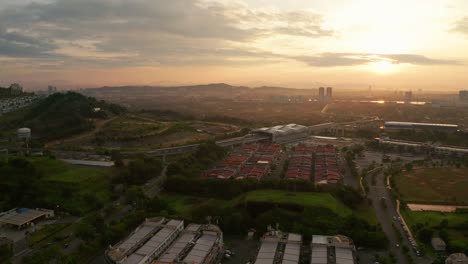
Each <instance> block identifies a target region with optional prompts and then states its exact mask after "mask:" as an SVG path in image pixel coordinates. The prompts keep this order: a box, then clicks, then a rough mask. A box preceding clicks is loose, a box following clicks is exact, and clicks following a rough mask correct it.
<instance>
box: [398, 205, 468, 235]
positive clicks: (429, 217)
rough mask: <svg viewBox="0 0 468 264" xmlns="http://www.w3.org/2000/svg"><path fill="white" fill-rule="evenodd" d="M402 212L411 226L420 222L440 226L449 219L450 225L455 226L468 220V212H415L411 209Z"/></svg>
mask: <svg viewBox="0 0 468 264" xmlns="http://www.w3.org/2000/svg"><path fill="white" fill-rule="evenodd" d="M402 213H403V216H404V217H405V220H406V222H407V223H408V225H410V226H413V225H417V224H418V223H420V224H423V225H426V224H427V226H430V227H435V226H438V225H439V224H440V222H442V220H444V219H447V221H448V227H449V228H450V227H452V228H455V227H457V226H460V225H461V224H463V223H466V222H468V214H461V213H441V212H420V211H416V212H415V211H410V210H402ZM467 232H468V230H467Z"/></svg>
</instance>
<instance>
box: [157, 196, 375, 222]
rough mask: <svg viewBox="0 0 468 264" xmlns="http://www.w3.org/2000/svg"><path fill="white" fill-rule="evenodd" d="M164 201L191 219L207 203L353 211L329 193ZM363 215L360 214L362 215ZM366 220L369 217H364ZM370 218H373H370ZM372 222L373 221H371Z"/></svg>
mask: <svg viewBox="0 0 468 264" xmlns="http://www.w3.org/2000/svg"><path fill="white" fill-rule="evenodd" d="M162 198H163V200H165V201H166V202H168V203H169V204H170V206H171V208H172V209H173V210H174V211H175V212H176V214H178V215H182V216H185V217H189V215H190V209H191V208H192V207H193V206H195V205H200V204H202V203H204V202H207V201H211V202H213V201H217V202H221V203H223V205H224V206H226V207H234V206H236V205H238V204H239V203H242V202H271V203H275V204H292V205H298V206H302V207H324V208H328V209H330V210H332V211H333V212H334V213H336V214H338V215H340V216H347V215H350V214H351V213H352V211H351V209H350V208H348V207H346V206H345V205H344V204H343V203H341V202H340V201H339V200H337V199H336V198H335V197H333V196H332V195H331V194H329V193H305V192H295V193H294V192H285V191H276V190H261V191H252V192H248V193H246V194H244V195H241V196H239V197H236V198H234V199H232V200H215V199H203V198H198V197H194V196H188V195H180V194H171V193H164V194H163V195H162ZM361 213H362V215H361V216H364V215H372V214H371V212H367V211H366V212H365V210H364V209H363V210H362V212H361ZM361 213H358V215H360V214H361ZM363 218H366V219H367V217H363ZM369 218H372V217H371V216H369ZM371 222H372V221H371Z"/></svg>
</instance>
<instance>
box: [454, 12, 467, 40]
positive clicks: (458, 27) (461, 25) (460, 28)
mask: <svg viewBox="0 0 468 264" xmlns="http://www.w3.org/2000/svg"><path fill="white" fill-rule="evenodd" d="M452 31H456V32H459V33H462V34H465V35H467V36H468V16H466V17H464V18H462V19H460V20H458V21H457V22H456V23H455V27H454V28H453V29H452Z"/></svg>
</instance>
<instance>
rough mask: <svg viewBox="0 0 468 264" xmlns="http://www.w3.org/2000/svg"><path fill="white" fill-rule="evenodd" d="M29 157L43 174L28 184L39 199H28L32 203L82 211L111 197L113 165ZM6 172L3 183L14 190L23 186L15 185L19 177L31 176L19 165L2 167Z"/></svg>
mask: <svg viewBox="0 0 468 264" xmlns="http://www.w3.org/2000/svg"><path fill="white" fill-rule="evenodd" d="M5 159H6V158H5ZM26 159H27V161H28V162H29V163H30V164H31V165H32V166H33V167H34V168H35V170H36V171H38V172H39V175H40V176H37V178H35V179H34V180H35V182H34V187H28V188H29V189H31V188H34V189H35V191H34V193H35V195H37V199H38V200H37V201H34V202H32V201H27V203H28V204H29V206H47V207H54V208H55V207H57V206H58V207H60V208H63V209H65V210H66V211H68V212H71V213H73V214H83V213H86V212H88V211H90V210H93V209H94V208H96V207H98V205H99V204H105V203H107V202H109V201H110V199H111V189H110V181H111V176H112V175H113V174H115V173H116V171H115V169H114V168H101V167H87V166H78V165H71V164H67V163H64V162H62V161H60V160H55V159H52V158H49V157H29V158H26ZM3 173H4V175H7V176H8V177H1V178H0V184H3V185H4V186H7V187H8V188H13V189H12V190H15V189H16V188H22V187H20V186H19V187H15V186H17V185H18V181H17V180H16V179H17V178H19V177H21V178H24V177H28V176H27V175H25V174H24V172H23V171H21V170H20V169H17V168H14V167H12V166H6V165H5V166H3V167H2V168H1V171H0V174H2V175H3ZM29 177H32V176H31V175H30V176H29ZM29 189H28V190H29ZM31 195H32V194H31ZM20 203H21V204H18V206H24V205H23V203H24V201H23V202H20Z"/></svg>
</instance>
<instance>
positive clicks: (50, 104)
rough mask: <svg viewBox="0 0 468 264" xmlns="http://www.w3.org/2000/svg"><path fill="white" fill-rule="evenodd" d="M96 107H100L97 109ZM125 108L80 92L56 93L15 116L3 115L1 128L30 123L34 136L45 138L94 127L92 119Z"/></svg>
mask: <svg viewBox="0 0 468 264" xmlns="http://www.w3.org/2000/svg"><path fill="white" fill-rule="evenodd" d="M95 108H100V110H99V111H95ZM125 111H126V109H125V108H124V107H122V106H119V105H116V104H110V103H107V102H105V101H98V100H96V99H95V98H92V97H86V96H84V95H82V94H79V93H75V92H67V93H56V94H53V95H51V96H49V97H47V98H45V99H44V100H41V101H39V102H38V103H36V104H34V105H32V106H31V107H28V108H26V109H22V110H20V111H19V112H17V113H14V114H13V115H12V116H13V117H10V118H8V119H0V128H1V129H2V130H12V129H16V128H19V127H29V128H31V129H32V133H33V137H36V138H41V139H44V140H52V139H60V138H63V137H67V136H71V135H75V134H78V133H81V132H85V131H87V130H90V129H92V128H93V127H94V124H93V122H92V119H108V118H109V117H111V116H113V115H118V114H121V113H123V112H125Z"/></svg>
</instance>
